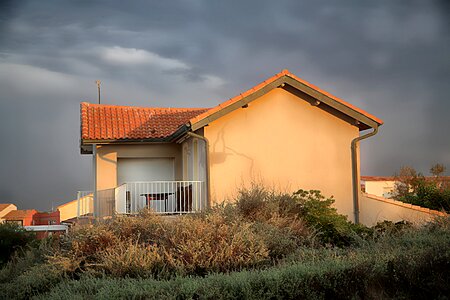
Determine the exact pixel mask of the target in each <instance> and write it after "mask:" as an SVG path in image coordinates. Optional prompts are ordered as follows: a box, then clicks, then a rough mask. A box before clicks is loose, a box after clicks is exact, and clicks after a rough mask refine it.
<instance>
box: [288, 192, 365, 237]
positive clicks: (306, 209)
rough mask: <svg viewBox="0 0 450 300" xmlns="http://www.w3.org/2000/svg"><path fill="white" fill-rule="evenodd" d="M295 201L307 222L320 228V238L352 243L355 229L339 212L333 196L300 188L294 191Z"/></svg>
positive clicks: (300, 213) (301, 215)
mask: <svg viewBox="0 0 450 300" xmlns="http://www.w3.org/2000/svg"><path fill="white" fill-rule="evenodd" d="M294 197H295V201H296V203H298V204H299V208H298V209H299V215H300V217H302V218H303V219H304V220H305V222H306V224H308V225H309V226H311V227H313V228H316V229H317V230H318V238H319V239H320V240H321V241H322V242H323V243H328V244H331V245H335V246H348V245H350V244H351V242H352V240H353V238H352V235H353V234H354V233H355V229H358V230H360V228H361V226H354V224H352V223H350V222H349V221H348V220H347V218H346V217H345V216H343V215H340V214H338V213H337V210H336V208H334V207H332V206H331V205H332V204H333V203H334V199H333V197H331V198H325V197H324V196H323V195H322V194H321V193H320V191H317V190H310V191H305V190H298V191H297V192H295V193H294Z"/></svg>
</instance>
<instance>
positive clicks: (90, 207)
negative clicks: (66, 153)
mask: <svg viewBox="0 0 450 300" xmlns="http://www.w3.org/2000/svg"><path fill="white" fill-rule="evenodd" d="M94 194H95V200H94ZM77 198H78V205H77V215H78V217H82V216H88V215H92V214H93V215H94V216H95V217H100V218H103V217H108V216H112V215H113V214H115V213H117V214H135V213H138V212H139V211H140V210H142V209H144V208H149V209H151V210H153V211H154V212H156V213H159V214H183V213H193V212H199V211H202V210H205V209H206V208H207V196H206V185H205V183H204V182H203V181H146V182H127V183H124V184H122V185H120V186H118V187H116V188H111V189H105V190H98V191H97V193H93V192H91V191H80V192H78V197H77Z"/></svg>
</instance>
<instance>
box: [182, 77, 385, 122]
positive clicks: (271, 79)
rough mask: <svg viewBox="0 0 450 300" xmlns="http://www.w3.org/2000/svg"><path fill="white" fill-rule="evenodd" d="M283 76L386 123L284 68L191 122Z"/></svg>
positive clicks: (205, 116)
mask: <svg viewBox="0 0 450 300" xmlns="http://www.w3.org/2000/svg"><path fill="white" fill-rule="evenodd" d="M283 76H287V77H290V78H292V79H294V80H296V81H298V82H300V83H302V84H304V85H306V86H308V87H310V88H312V89H314V90H316V91H317V92H319V93H321V94H323V95H325V96H327V97H329V98H331V99H333V100H335V101H337V102H339V103H341V104H343V105H345V106H347V107H348V108H350V109H352V110H354V111H356V112H358V113H360V114H363V115H365V116H366V117H368V118H369V119H371V120H373V121H375V122H377V123H378V124H380V125H381V124H383V123H384V122H383V121H382V120H381V119H379V118H377V117H375V116H374V115H372V114H369V113H368V112H366V111H365V110H363V109H361V108H358V107H356V106H355V105H353V104H350V103H348V102H347V101H345V100H342V99H341V98H339V97H336V96H334V95H333V94H331V93H329V92H327V91H325V90H323V89H321V88H319V87H317V86H315V85H313V84H311V83H309V82H308V81H306V80H304V79H302V78H300V77H298V76H296V75H294V74H292V73H291V72H290V71H289V70H288V69H283V70H282V71H281V72H279V73H277V74H275V75H274V76H272V77H269V78H268V79H266V80H264V81H263V82H261V83H259V84H257V85H255V86H253V87H252V88H250V89H248V90H247V91H245V92H243V93H240V94H238V95H236V96H234V97H232V98H230V99H228V100H227V101H224V102H222V103H220V104H219V105H217V106H215V107H212V108H210V109H209V110H208V111H206V112H204V113H202V114H200V115H198V116H195V117H193V118H192V119H191V120H190V122H191V124H193V123H196V122H199V121H200V120H202V119H205V118H207V117H208V116H210V115H212V114H213V113H215V112H217V111H219V110H221V109H223V108H225V107H227V106H229V105H231V104H233V103H235V102H238V101H239V100H241V99H242V98H244V97H247V96H249V95H251V94H253V93H254V92H257V91H258V90H260V89H262V88H264V87H265V86H267V85H268V84H270V83H272V82H273V81H275V80H277V79H279V78H281V77H283Z"/></svg>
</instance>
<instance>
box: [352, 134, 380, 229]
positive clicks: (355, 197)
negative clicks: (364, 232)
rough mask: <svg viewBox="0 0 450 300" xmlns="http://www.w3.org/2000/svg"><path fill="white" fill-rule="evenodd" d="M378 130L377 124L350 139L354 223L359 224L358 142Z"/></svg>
mask: <svg viewBox="0 0 450 300" xmlns="http://www.w3.org/2000/svg"><path fill="white" fill-rule="evenodd" d="M377 132H378V126H375V127H374V128H373V131H372V132H369V133H367V134H365V135H362V136H359V137H357V138H355V139H353V140H352V183H353V210H354V216H355V224H359V192H360V183H359V176H358V152H357V146H358V142H359V141H361V140H364V139H366V138H368V137H371V136H374V135H375V134H377Z"/></svg>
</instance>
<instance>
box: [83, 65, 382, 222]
mask: <svg viewBox="0 0 450 300" xmlns="http://www.w3.org/2000/svg"><path fill="white" fill-rule="evenodd" d="M382 124H383V121H381V120H380V119H378V118H377V117H375V116H373V115H371V114H369V113H367V112H365V111H364V110H362V109H360V108H357V107H355V106H353V105H351V104H350V103H347V102H345V101H344V100H342V99H339V98H337V97H335V96H333V95H331V94H329V93H327V92H326V91H324V90H322V89H320V88H318V87H316V86H314V85H312V84H310V83H308V82H306V81H304V80H303V79H301V78H299V77H297V76H295V75H294V74H292V73H290V72H289V71H288V70H283V71H282V72H281V73H278V74H276V75H275V76H273V77H271V78H269V79H267V80H265V81H264V82H262V83H260V84H258V85H257V86H255V87H253V88H251V89H250V90H248V91H246V92H244V93H242V94H240V95H238V96H236V97H234V98H231V99H229V100H228V101H225V102H223V103H221V104H219V105H217V106H215V107H213V108H152V107H146V108H142V107H130V106H113V105H99V104H91V103H86V102H83V103H81V143H80V148H81V153H82V154H91V155H92V156H93V160H94V169H95V170H94V174H95V176H94V183H93V186H94V187H95V190H94V198H95V201H94V213H95V215H96V216H97V217H102V216H108V215H112V214H113V213H135V212H137V211H138V210H139V209H142V208H144V207H150V208H152V209H154V210H155V211H157V212H159V213H186V212H193V211H199V210H202V209H204V208H206V207H208V206H211V205H214V204H217V203H221V202H223V201H231V200H232V199H233V198H234V197H235V196H236V194H237V191H238V190H239V188H241V187H243V186H249V185H250V184H251V183H252V182H256V183H261V184H264V185H265V186H268V187H272V188H274V189H278V190H282V191H286V192H293V191H296V190H297V189H299V188H302V189H317V190H320V191H321V192H322V193H323V194H324V195H326V196H333V197H334V198H335V200H336V202H335V206H336V208H337V209H338V211H339V212H340V213H342V214H345V215H347V216H348V217H349V219H350V220H353V221H355V222H358V221H359V195H360V188H359V182H360V178H359V142H360V141H361V140H362V139H365V138H368V137H370V136H372V135H375V134H376V133H377V131H378V127H379V126H380V125H382Z"/></svg>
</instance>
